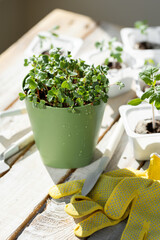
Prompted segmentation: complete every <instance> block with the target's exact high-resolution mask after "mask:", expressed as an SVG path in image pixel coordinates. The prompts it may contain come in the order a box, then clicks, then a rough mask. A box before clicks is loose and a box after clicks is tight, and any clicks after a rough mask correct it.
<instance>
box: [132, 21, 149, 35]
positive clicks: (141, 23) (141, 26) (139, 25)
mask: <svg viewBox="0 0 160 240" xmlns="http://www.w3.org/2000/svg"><path fill="white" fill-rule="evenodd" d="M134 27H135V28H137V29H139V30H140V32H141V34H147V28H148V24H147V21H146V20H144V21H136V22H135V23H134Z"/></svg>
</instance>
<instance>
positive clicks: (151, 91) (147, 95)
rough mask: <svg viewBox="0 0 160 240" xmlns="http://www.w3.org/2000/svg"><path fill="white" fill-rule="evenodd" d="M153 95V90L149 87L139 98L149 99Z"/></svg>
mask: <svg viewBox="0 0 160 240" xmlns="http://www.w3.org/2000/svg"><path fill="white" fill-rule="evenodd" d="M153 93H154V89H153V88H152V87H151V88H150V89H149V90H147V91H146V92H145V93H144V94H143V95H142V96H141V100H145V99H146V98H149V97H150V96H151V95H152V94H153Z"/></svg>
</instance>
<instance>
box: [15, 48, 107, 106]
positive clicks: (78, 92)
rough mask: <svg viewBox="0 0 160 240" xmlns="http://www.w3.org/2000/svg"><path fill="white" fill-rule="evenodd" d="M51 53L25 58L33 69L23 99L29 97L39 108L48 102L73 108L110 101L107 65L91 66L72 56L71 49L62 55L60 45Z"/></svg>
mask: <svg viewBox="0 0 160 240" xmlns="http://www.w3.org/2000/svg"><path fill="white" fill-rule="evenodd" d="M49 53H50V55H49V56H48V55H39V56H38V57H37V56H33V57H32V58H30V59H29V60H28V59H25V61H24V65H25V66H28V65H31V66H32V69H31V70H30V72H29V74H28V75H27V76H26V78H25V79H24V82H23V90H24V93H19V96H20V100H23V99H25V98H26V97H27V98H28V99H29V100H30V101H31V102H32V103H33V105H34V106H35V107H38V108H44V107H45V106H46V105H47V106H51V107H61V108H65V107H67V108H70V109H71V110H72V111H75V109H76V107H78V106H83V105H86V104H93V105H98V104H100V102H101V101H103V102H107V99H108V94H107V93H108V88H109V86H108V84H109V81H108V79H107V76H106V75H107V70H108V67H107V66H100V65H99V66H97V67H94V65H92V66H90V65H87V64H86V63H85V62H84V61H83V60H80V59H79V60H74V59H72V56H71V54H70V52H68V55H67V56H62V55H61V49H57V48H55V49H54V48H53V49H51V50H50V52H49Z"/></svg>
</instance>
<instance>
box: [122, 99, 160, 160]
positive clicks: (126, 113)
mask: <svg viewBox="0 0 160 240" xmlns="http://www.w3.org/2000/svg"><path fill="white" fill-rule="evenodd" d="M119 112H120V115H121V117H122V121H123V124H124V128H125V131H126V133H127V135H128V136H129V138H130V140H131V141H132V144H133V152H134V156H135V159H136V160H149V159H150V155H151V154H152V153H154V152H157V153H158V154H160V133H152V134H138V133H135V132H134V130H135V127H136V125H137V123H138V122H139V121H140V120H144V119H151V118H152V109H151V106H150V105H148V104H141V105H139V106H136V107H134V106H129V105H122V106H121V107H120V108H119ZM155 118H156V119H160V114H159V112H158V110H156V109H155Z"/></svg>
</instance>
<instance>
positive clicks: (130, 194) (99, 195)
mask: <svg viewBox="0 0 160 240" xmlns="http://www.w3.org/2000/svg"><path fill="white" fill-rule="evenodd" d="M159 161H160V157H159V156H158V155H156V154H153V155H152V157H151V164H150V167H149V169H147V170H146V171H144V172H141V171H139V170H133V169H120V170H116V171H112V172H109V173H106V174H102V175H101V176H100V178H99V180H98V182H97V184H96V185H95V187H94V188H93V189H92V191H91V192H90V193H89V194H88V196H87V197H84V196H82V195H81V189H82V186H83V184H84V181H85V180H78V181H77V180H76V181H71V182H67V183H64V184H60V185H57V186H53V187H52V188H51V189H50V191H49V194H50V196H52V197H53V198H60V197H63V196H67V195H71V194H76V195H74V196H73V197H72V198H71V202H70V203H69V204H67V205H66V207H65V211H66V212H67V213H68V214H69V215H71V216H73V217H74V218H79V217H82V216H86V219H85V220H83V221H81V222H80V223H78V224H77V225H76V227H75V229H74V233H75V235H77V236H78V237H87V236H89V235H91V234H92V233H94V232H95V231H97V230H100V229H102V228H104V227H107V226H111V225H114V224H117V223H118V222H120V221H122V220H123V219H125V218H126V217H127V216H128V214H129V211H130V207H131V206H133V205H132V204H131V202H132V200H133V199H136V198H137V196H139V195H138V194H139V191H141V188H140V186H141V183H142V189H145V186H149V185H150V184H151V185H152V182H154V181H153V180H149V179H148V178H153V179H154V178H155V179H158V178H159V179H160V177H159V174H160V171H159V173H158V171H157V168H156V166H155V165H156V164H157V162H159ZM129 180H131V182H130V181H129ZM125 183H126V184H125ZM123 184H124V189H123V191H124V193H126V195H125V194H124V195H123V191H121V187H123ZM147 184H148V185H147ZM133 187H134V188H133ZM121 195H122V196H123V197H124V200H125V199H126V202H125V201H122V203H121V201H119V200H118V199H119V198H120V199H121V197H120V196H121ZM122 199H123V198H122ZM124 202H125V203H124ZM113 203H114V204H113ZM123 203H124V204H123ZM88 214H90V215H89V216H87V215H88ZM116 214H117V215H116ZM144 226H146V225H144ZM147 226H148V225H147ZM123 239H136V240H139V239H140V238H125V237H124V238H123ZM142 239H143V238H142Z"/></svg>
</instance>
